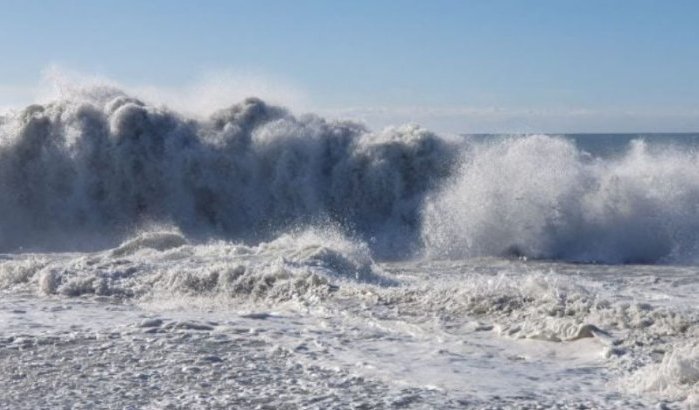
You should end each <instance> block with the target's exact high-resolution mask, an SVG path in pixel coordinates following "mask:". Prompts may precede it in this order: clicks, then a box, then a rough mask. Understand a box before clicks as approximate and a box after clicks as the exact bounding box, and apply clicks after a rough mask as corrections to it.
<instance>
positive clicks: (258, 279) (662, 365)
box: [0, 232, 699, 408]
mask: <svg viewBox="0 0 699 410" xmlns="http://www.w3.org/2000/svg"><path fill="white" fill-rule="evenodd" d="M173 235H175V234H171V233H163V234H160V233H152V234H148V235H146V236H142V237H139V238H137V239H135V240H133V241H130V242H127V243H126V244H125V245H122V246H121V247H119V248H116V249H113V250H108V251H104V252H96V253H71V254H19V255H6V256H5V257H4V258H3V261H2V263H1V264H0V269H1V270H2V280H3V284H4V288H5V290H4V293H3V296H2V302H1V303H0V327H1V329H2V339H0V362H2V368H4V369H9V370H8V371H6V372H3V373H2V374H1V375H0V383H1V384H2V385H3V386H4V387H5V388H4V389H3V391H2V393H0V395H2V398H1V400H0V402H2V403H5V405H6V406H8V407H11V408H34V407H47V406H48V407H54V406H70V407H81V406H82V407H86V408H87V407H95V406H98V407H99V406H103V407H128V406H132V407H148V406H151V407H154V408H162V407H172V408H191V407H200V408H210V407H221V408H224V407H231V406H233V407H236V406H237V407H256V406H262V407H264V406H267V407H270V408H280V407H281V408H298V407H303V408H347V407H352V406H354V407H357V406H359V407H361V406H364V407H367V408H435V407H438V408H462V407H466V408H507V407H517V408H520V407H531V408H536V407H537V406H539V407H542V408H647V407H648V406H651V405H658V404H660V405H664V406H669V407H677V408H685V407H691V406H692V404H693V402H694V400H695V397H696V396H695V395H696V391H697V381H699V365H698V364H697V363H699V361H697V359H696V358H697V357H698V356H697V354H696V351H697V349H696V348H694V340H695V338H696V334H697V326H696V320H697V309H696V308H697V306H696V303H695V302H694V300H693V299H694V297H693V295H695V294H696V288H697V286H698V285H697V281H696V280H695V279H694V278H695V276H696V274H697V272H696V268H691V267H669V266H664V267H661V266H656V267H653V266H633V265H622V266H607V265H590V264H564V263H554V262H528V261H523V260H508V259H500V258H476V259H468V260H464V261H453V262H444V261H442V262H437V261H416V262H400V263H379V264H376V263H374V262H373V261H372V260H371V258H370V257H368V256H367V250H366V249H365V248H364V247H362V246H361V245H357V244H355V243H354V242H352V241H349V240H346V239H344V238H342V237H341V236H333V235H332V234H325V236H323V235H320V234H319V233H317V232H303V233H300V234H296V235H291V236H286V237H281V238H279V239H278V240H276V241H274V242H271V243H267V244H261V245H259V246H256V247H249V246H244V245H235V244H231V243H225V242H216V243H209V244H201V245H193V244H189V243H187V241H185V240H176V239H177V238H176V235H175V236H173ZM328 235H330V236H328ZM321 243H322V244H323V245H321Z"/></svg>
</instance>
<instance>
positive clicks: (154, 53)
mask: <svg viewBox="0 0 699 410" xmlns="http://www.w3.org/2000/svg"><path fill="white" fill-rule="evenodd" d="M0 10H1V11H2V12H0V46H1V47H0V49H1V50H2V53H1V55H2V56H3V60H4V61H3V64H0V106H15V105H19V104H25V103H28V102H31V101H30V100H31V99H34V98H36V94H37V88H40V87H41V86H42V85H41V84H42V80H41V79H42V76H45V75H46V72H47V68H49V67H54V68H53V69H51V70H49V71H52V72H54V71H56V70H58V71H66V72H70V73H72V74H71V76H72V77H73V78H75V77H80V76H88V77H89V76H93V75H96V76H100V77H104V78H109V79H111V80H112V81H115V82H117V83H120V84H123V85H125V86H126V87H130V89H133V90H142V91H143V90H145V91H143V92H144V93H146V94H148V93H150V94H149V95H153V96H155V95H166V96H169V97H168V98H169V99H168V98H165V100H166V102H172V104H173V105H177V101H178V100H180V101H182V100H192V101H203V100H207V95H211V92H212V91H218V92H217V93H216V92H215V93H214V94H215V95H214V96H213V97H212V98H210V99H209V100H210V102H212V103H216V104H222V105H225V104H229V103H233V102H235V100H237V99H239V98H241V96H243V95H245V94H249V93H258V94H261V95H262V96H263V97H266V98H269V99H271V100H273V101H277V102H280V103H284V104H287V105H290V106H291V108H292V109H293V110H294V111H298V112H302V111H315V112H319V113H321V114H322V115H326V116H330V117H350V118H357V119H360V120H364V121H366V122H368V123H369V124H370V125H372V126H376V127H381V126H384V125H387V124H397V123H402V122H418V123H421V124H424V125H425V126H427V127H429V128H433V129H436V130H437V131H441V132H536V131H542V132H566V131H630V132H632V131H699V2H697V1H670V0H667V1H660V0H658V1H644V0H638V1H630V0H629V1H614V0H607V1H597V0H584V1H583V0H580V1H574V0H568V1H566V0H558V1H552V0H551V1H550V0H540V1H537V0H530V1H525V0H520V1H515V0H510V1H505V0H487V1H485V0H484V1H475V0H474V1H466V0H462V1H439V0H431V1H425V0H423V1H409V0H401V1H398V0H395V1H384V0H373V1H363V0H354V1H331V0H326V1H304V0H296V1H265V0H256V1H234V0H229V1H204V0H202V1H173V0H170V1H130V0H120V1H109V0H103V1H67V0H63V1H62V0H45V1H27V0H24V1H0ZM55 67H59V68H58V69H56V68H55ZM75 73H80V74H75ZM204 85H205V86H204ZM201 89H206V90H208V91H207V92H208V94H206V93H203V94H201V95H198V96H197V98H190V97H191V93H192V92H194V91H192V90H201ZM154 90H160V91H159V92H156V91H154ZM135 92H138V91H135ZM227 96H229V97H227ZM154 98H156V97H154ZM202 104H203V103H202ZM190 108H191V107H190Z"/></svg>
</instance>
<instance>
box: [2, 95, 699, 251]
mask: <svg viewBox="0 0 699 410" xmlns="http://www.w3.org/2000/svg"><path fill="white" fill-rule="evenodd" d="M325 224H331V225H332V226H333V227H337V226H339V227H340V228H341V229H343V230H345V231H346V232H348V233H349V234H350V235H351V236H352V237H355V238H359V239H360V240H362V241H364V242H366V243H367V244H368V245H369V247H370V249H371V252H372V253H373V255H374V256H375V257H381V258H385V257H392V258H407V257H415V256H425V255H426V256H428V257H435V258H453V257H459V258H460V257H471V256H482V255H518V256H529V257H536V258H552V259H566V260H585V261H602V262H612V263H620V262H659V261H661V262H662V261H678V260H680V261H693V260H694V255H695V254H696V253H697V247H698V246H699V235H697V233H698V232H699V155H698V154H697V153H696V152H692V151H688V150H682V149H680V148H677V147H675V148H672V147H664V148H663V147H659V146H655V145H648V144H646V143H644V142H642V141H635V142H633V143H632V144H630V145H629V146H628V148H627V149H626V151H625V152H624V153H623V154H621V155H617V156H613V157H604V158H602V157H594V156H592V155H590V154H587V153H586V152H585V151H584V150H582V149H580V148H579V147H578V146H577V145H576V144H575V143H574V142H573V141H571V140H568V139H565V138H561V137H550V136H528V137H520V138H509V139H499V140H497V141H481V142H474V141H470V140H467V139H462V140H456V139H447V138H442V137H440V136H438V135H435V134H434V133H431V132H429V131H427V130H424V129H422V128H420V127H417V126H404V127H397V128H390V129H386V130H384V131H381V132H372V131H370V130H367V129H366V128H365V127H363V126H362V125H359V124H357V123H353V122H342V121H327V120H324V119H322V118H319V117H317V116H313V115H306V116H294V115H292V114H291V113H290V112H288V111H287V110H285V109H283V108H280V107H276V106H271V105H268V104H266V103H265V102H263V101H261V100H259V99H254V98H251V99H248V100H245V101H243V102H242V103H240V104H237V105H234V106H232V107H230V108H227V109H223V110H221V111H219V112H217V113H215V114H214V115H212V116H211V117H210V118H208V119H205V120H195V119H192V118H188V117H186V116H184V115H181V114H178V113H176V112H174V111H172V110H169V109H167V108H165V107H160V106H154V105H149V104H146V103H144V102H142V101H139V100H138V99H136V98H133V97H130V96H128V95H126V94H124V93H123V92H121V91H118V90H104V89H101V90H93V91H92V92H90V93H86V94H85V95H82V96H79V97H73V98H72V99H70V100H60V101H55V102H53V103H49V104H45V105H32V106H29V107H27V108H25V109H22V110H18V111H16V112H13V113H11V114H7V115H5V116H4V117H0V250H1V251H16V250H18V249H41V250H66V249H86V248H92V249H95V248H102V247H108V246H114V245H115V244H116V243H117V242H118V241H121V240H123V239H125V238H127V237H129V236H130V235H133V234H134V233H135V232H139V231H142V230H144V229H145V230H147V229H151V228H152V227H153V226H155V227H162V226H167V227H168V228H170V227H174V228H176V229H177V230H179V231H181V232H183V233H184V234H185V235H186V236H187V237H188V238H190V239H192V240H196V239H210V238H217V239H226V240H233V241H240V242H246V243H252V244H255V243H259V242H260V241H269V240H273V239H274V238H276V237H278V236H279V235H280V234H282V233H284V232H287V231H289V230H291V229H297V228H299V227H303V226H316V227H317V226H319V225H325Z"/></svg>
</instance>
